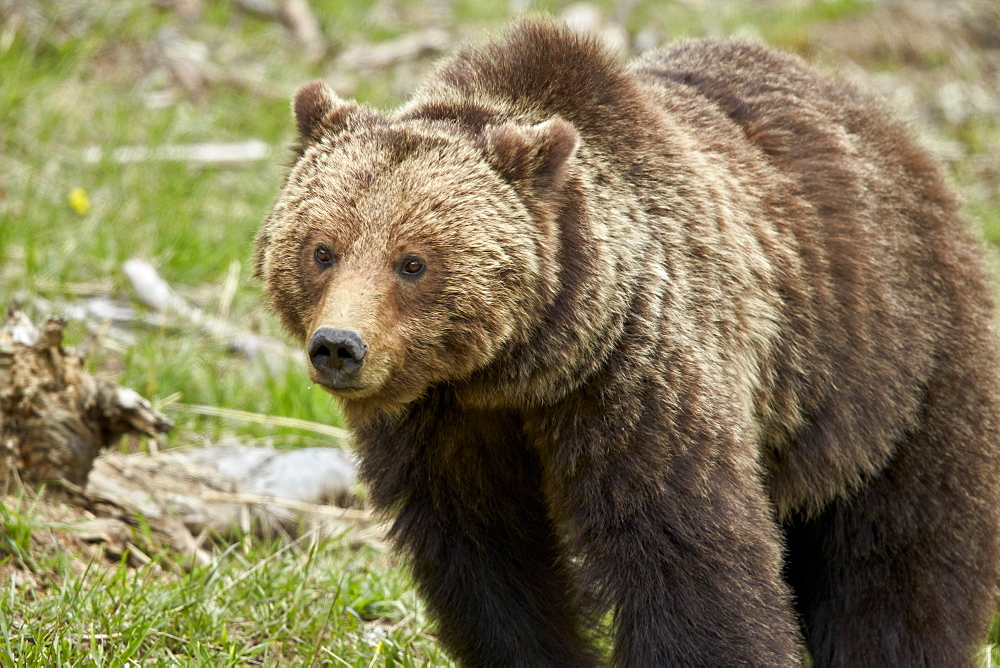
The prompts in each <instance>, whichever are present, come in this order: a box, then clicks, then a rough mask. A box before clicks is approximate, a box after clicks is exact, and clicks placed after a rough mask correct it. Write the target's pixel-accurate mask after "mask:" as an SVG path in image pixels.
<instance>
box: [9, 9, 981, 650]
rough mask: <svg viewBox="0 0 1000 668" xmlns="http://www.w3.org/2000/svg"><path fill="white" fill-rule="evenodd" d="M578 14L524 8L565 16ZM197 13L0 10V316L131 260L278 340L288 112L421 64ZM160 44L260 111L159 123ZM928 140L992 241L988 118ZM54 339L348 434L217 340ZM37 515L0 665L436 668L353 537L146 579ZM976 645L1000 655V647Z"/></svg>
mask: <svg viewBox="0 0 1000 668" xmlns="http://www.w3.org/2000/svg"><path fill="white" fill-rule="evenodd" d="M313 4H314V5H315V6H316V7H317V8H319V7H322V8H323V11H322V12H320V13H319V17H318V18H319V20H320V24H321V26H322V28H323V30H324V33H325V34H326V35H327V36H328V37H329V38H330V41H331V43H332V45H333V47H334V50H336V48H338V47H341V46H343V45H347V44H351V43H354V42H357V41H378V40H381V39H385V38H390V37H394V36H397V35H401V34H404V33H407V32H409V31H411V30H414V29H419V28H421V27H427V26H430V25H438V24H440V25H441V27H444V28H445V29H447V30H449V31H451V32H452V33H453V34H454V35H455V36H456V40H458V39H467V38H473V37H476V36H478V35H481V34H482V33H483V32H486V31H491V30H495V29H496V28H498V27H499V26H501V25H502V24H503V23H504V22H506V21H507V20H508V19H509V18H510V3H508V2H506V1H502V0H490V1H488V2H480V1H472V0H456V2H454V3H451V4H450V5H448V7H450V9H449V10H448V11H445V12H443V13H441V14H439V15H438V16H437V17H433V16H429V15H427V13H426V12H425V10H424V9H423V7H424V4H425V3H421V2H418V1H417V0H400V1H399V2H396V3H392V6H391V8H389V9H386V7H388V5H379V7H374V6H373V3H369V2H360V1H357V0H354V1H341V2H324V3H320V2H316V3H313ZM570 4H571V3H570V2H568V1H559V2H556V1H546V2H540V3H536V4H534V5H533V7H534V8H535V9H544V10H548V11H551V12H555V13H558V12H559V11H561V10H562V9H564V8H565V7H567V6H568V5H570ZM594 4H595V5H596V6H597V7H599V8H601V9H602V10H603V12H604V15H605V16H607V17H614V18H616V19H618V20H619V21H621V22H622V23H623V24H624V25H625V26H626V27H627V28H628V29H629V31H630V33H631V34H632V35H635V34H636V33H637V32H639V31H640V30H643V29H652V30H654V31H655V32H656V33H657V34H658V35H659V36H660V37H661V38H662V39H664V40H669V39H673V38H678V37H687V36H700V35H711V34H729V33H733V32H752V33H757V34H759V35H761V36H763V37H764V38H766V39H768V40H770V41H773V42H777V43H779V44H782V45H785V46H789V47H792V48H802V49H803V50H806V51H808V49H807V48H806V45H807V44H808V42H809V35H810V30H813V29H815V28H817V27H822V26H823V25H825V24H827V23H831V22H835V21H839V20H842V19H852V18H858V17H864V16H867V15H868V14H869V13H871V12H872V11H873V7H874V4H873V3H869V2H863V1H861V0H833V1H829V0H816V1H807V2H791V1H790V2H787V3H782V2H774V3H764V4H763V5H761V3H752V2H750V1H749V0H739V1H735V0H734V1H732V2H714V3H689V2H669V1H668V2H664V1H662V0H638V1H636V2H632V3H620V2H612V1H611V0H601V1H600V2H595V3H594ZM36 5H37V6H38V7H44V9H43V10H41V13H40V15H39V18H38V20H34V19H31V20H27V19H26V20H23V21H20V22H18V21H15V19H14V14H15V13H18V12H20V14H18V15H19V16H22V18H23V17H25V16H27V17H28V18H29V19H30V16H29V15H30V11H28V10H27V9H25V8H28V9H30V8H31V7H34V6H36ZM203 5H204V9H203V14H202V16H201V18H200V20H197V21H195V22H192V23H184V22H183V21H182V20H180V19H179V18H178V17H177V16H176V15H174V14H171V13H169V12H165V11H160V10H156V9H154V8H153V6H154V3H151V2H150V1H149V0H100V1H95V0H65V1H62V2H38V3H36V2H31V1H28V0H12V2H9V3H5V4H0V298H2V299H0V306H3V305H5V303H6V302H7V300H8V299H10V298H11V297H13V296H14V295H21V296H23V297H25V298H26V299H27V300H28V302H29V303H30V302H31V300H32V299H33V298H36V297H40V298H44V299H46V300H49V301H50V302H52V303H55V304H61V303H65V302H71V301H74V300H77V299H79V298H80V296H81V293H83V294H86V293H88V292H92V293H100V294H110V295H112V296H114V297H116V298H118V299H121V300H125V301H128V300H130V299H132V295H131V291H130V289H129V287H128V284H127V282H126V280H125V278H124V276H123V274H122V272H121V266H122V263H123V262H124V261H125V260H126V259H128V258H130V257H135V256H138V257H141V258H143V259H145V260H147V261H149V262H151V263H152V264H153V265H155V266H156V267H157V269H158V270H159V271H160V272H161V274H162V275H163V276H164V277H165V278H166V280H167V281H168V282H169V283H170V284H171V285H173V286H175V287H176V288H177V289H178V290H180V291H181V292H182V293H183V294H184V295H186V296H187V297H188V298H189V299H191V300H192V301H193V302H195V303H197V304H198V306H200V307H201V308H203V309H204V310H205V311H207V312H208V313H212V314H222V313H223V312H225V315H226V317H227V318H228V319H229V320H231V321H233V322H235V323H237V324H239V325H240V326H242V327H244V328H246V329H249V330H252V331H258V332H262V333H266V334H270V335H275V336H281V333H280V330H279V327H278V325H277V323H276V322H275V321H274V319H273V318H272V317H271V316H269V315H268V314H267V313H265V312H264V310H263V308H262V298H261V294H260V286H259V285H257V284H256V283H255V282H254V281H253V280H252V279H251V277H250V266H249V257H250V253H251V247H252V241H253V235H254V232H255V230H256V228H257V226H258V224H259V222H260V220H261V219H262V218H263V217H264V215H265V214H266V212H267V210H268V208H269V206H270V204H271V201H272V200H273V198H274V197H275V195H276V194H277V190H278V187H279V183H280V179H281V175H282V171H283V169H284V168H283V166H282V164H283V163H284V162H285V156H286V153H285V149H284V148H283V147H285V146H287V145H288V144H289V143H290V142H291V140H292V131H293V124H292V122H291V119H290V114H289V110H288V99H289V98H290V96H291V94H292V92H293V91H294V90H295V88H296V87H297V86H298V85H300V84H302V83H305V82H306V81H309V80H311V79H314V78H317V77H324V78H327V79H331V80H333V81H336V82H337V83H338V86H339V91H340V92H341V94H343V95H345V96H355V97H358V98H359V99H360V100H362V101H365V102H369V103H371V104H375V105H377V106H391V105H394V104H397V103H398V102H400V101H401V98H402V97H403V96H405V94H406V93H407V91H409V90H410V89H411V88H412V85H413V81H414V80H415V79H416V78H417V77H419V75H420V74H421V73H422V72H424V71H426V70H427V69H429V68H430V67H431V66H432V64H433V59H432V58H425V59H421V60H420V61H418V62H415V63H405V64H402V65H400V66H399V67H395V68H390V69H389V70H386V71H382V72H374V73H371V72H364V73H351V72H341V71H338V70H337V68H336V66H335V63H336V61H335V59H332V58H331V59H328V60H327V61H325V62H321V63H309V62H306V61H305V59H304V58H303V55H302V53H301V51H300V49H299V48H298V47H297V46H296V45H295V44H294V42H293V41H292V40H291V39H290V38H289V36H288V34H287V32H286V31H285V30H284V29H283V28H281V27H280V26H278V25H276V24H274V23H272V22H268V21H265V20H261V19H259V18H255V17H252V16H247V15H245V14H241V13H240V12H239V11H237V10H236V9H235V7H234V5H233V3H231V2H227V1H225V0H214V1H212V0H208V1H206V2H204V3H203ZM626 6H627V7H628V11H625V10H623V9H622V8H623V7H626ZM376 10H378V11H376ZM165 30H166V31H173V32H174V33H177V34H180V35H182V36H183V38H184V39H186V40H191V41H194V42H198V43H201V44H203V45H204V46H205V49H206V50H207V53H208V56H209V60H210V61H211V62H212V63H213V65H215V66H217V67H219V68H222V69H225V70H230V71H232V72H235V73H237V74H239V75H240V76H242V77H245V78H246V79H247V80H250V81H253V82H256V83H257V84H259V85H258V88H263V89H265V90H266V91H267V94H265V95H259V94H256V93H254V92H252V90H248V89H246V88H245V87H241V86H240V85H236V84H233V83H225V82H223V83H217V84H215V85H212V86H210V87H208V88H207V89H206V90H205V91H203V93H202V94H201V95H199V96H195V97H193V98H187V97H185V96H184V94H183V93H180V94H176V95H175V97H174V99H173V101H170V100H168V103H167V104H165V105H164V104H152V103H151V101H155V99H162V96H161V98H157V97H156V96H157V95H161V94H163V93H164V92H167V93H171V92H173V93H176V91H177V89H176V87H175V86H173V85H172V83H171V80H170V77H169V75H168V73H167V72H166V71H165V70H164V69H163V68H162V67H159V66H157V65H156V62H157V61H156V57H155V44H156V43H157V39H158V37H161V36H162V35H163V34H164V33H163V31H165ZM862 65H864V63H862ZM877 65H878V67H879V68H880V69H885V68H886V67H887V66H888V67H891V66H892V64H891V63H889V64H888V65H887V63H885V62H883V61H879V62H878V63H877ZM933 65H934V67H933V69H934V71H935V72H942V71H943V72H948V71H949V70H948V68H949V67H950V66H951V65H953V63H951V61H950V59H949V58H948V56H947V55H946V54H945V55H941V56H935V58H934V63H933ZM954 65H955V67H956V68H957V67H958V66H959V65H961V63H957V64H954ZM899 67H900V68H901V67H902V65H900V66H899ZM917 92H918V93H919V94H924V95H927V96H931V95H933V92H934V91H933V90H924V89H922V88H919V87H918V89H917ZM932 120H933V119H932ZM925 125H927V124H925ZM927 129H928V131H929V132H931V133H932V134H933V135H934V136H936V137H938V138H941V139H947V140H951V141H955V142H958V143H959V144H960V145H961V146H962V147H964V149H965V151H966V153H967V159H963V160H960V161H959V162H957V163H955V164H953V165H951V168H952V173H953V176H954V178H955V180H956V182H957V184H958V185H959V186H960V188H961V189H962V190H963V192H966V193H968V196H969V200H970V202H969V212H970V214H971V215H973V216H974V217H975V218H976V219H978V220H979V221H980V222H981V223H982V224H983V226H984V229H985V232H986V236H987V238H988V239H989V240H990V241H991V242H993V243H995V244H996V243H1000V191H998V190H997V187H996V179H995V177H991V176H990V174H994V173H995V172H990V171H989V165H988V164H986V163H984V161H986V162H988V159H989V157H990V156H991V155H992V156H996V155H998V154H1000V150H998V146H1000V126H998V124H997V122H996V120H995V119H993V118H990V117H988V116H984V115H982V114H980V115H973V116H972V117H970V118H968V119H966V120H964V121H963V122H962V123H960V124H956V125H949V124H948V123H946V122H944V121H940V119H938V121H936V122H932V123H931V124H930V125H929V126H928V128H927ZM247 139H259V140H263V141H264V142H267V143H268V144H269V145H271V146H272V147H275V151H274V153H273V155H272V156H271V158H270V159H268V160H265V161H260V162H252V163H247V164H245V165H239V166H224V167H223V166H198V165H189V164H184V163H169V162H165V163H144V164H127V165H118V164H114V163H113V162H111V161H110V160H105V161H103V162H100V163H96V164H88V163H86V162H85V161H84V160H83V152H84V150H85V149H86V148H87V147H90V146H96V147H99V148H102V149H104V150H105V151H109V150H111V149H113V148H115V147H119V146H125V145H133V144H145V145H159V144H173V143H197V142H209V141H211V142H219V141H242V140H247ZM984 164H986V167H985V168H984ZM76 188H81V189H83V190H84V191H85V192H86V194H87V196H88V198H89V202H90V208H89V210H88V211H86V212H85V213H81V212H78V211H77V210H74V208H73V206H72V205H71V203H70V193H71V192H72V191H73V190H74V189H76ZM231 274H232V275H235V277H236V289H235V291H234V292H233V293H232V295H231V302H230V301H228V300H225V303H224V300H222V299H221V298H220V292H221V291H220V286H221V285H223V283H224V282H225V281H226V279H227V276H230V275H231ZM137 306H138V305H137ZM35 315H37V316H41V315H44V314H43V313H36V314H35ZM69 332H70V341H69V342H70V343H72V344H79V345H81V346H83V347H85V348H88V349H89V348H93V349H94V353H93V354H92V355H91V356H90V358H89V360H88V370H90V371H91V372H93V373H97V374H103V375H107V376H110V377H113V378H115V379H116V380H118V381H119V382H121V383H122V384H124V385H126V386H129V387H132V388H134V389H135V390H137V391H138V392H140V393H142V394H143V395H145V396H147V397H149V398H151V399H152V400H154V401H162V400H164V399H165V398H168V397H171V398H176V399H179V403H183V404H208V405H214V406H222V407H226V408H232V409H238V410H244V411H251V412H255V413H261V414H269V415H281V416H288V417H294V418H300V419H305V420H310V421H314V422H320V423H325V424H331V425H340V424H341V421H340V414H339V411H338V410H337V408H336V406H335V405H334V404H333V402H332V401H331V400H330V398H329V397H328V396H327V395H326V394H324V393H322V392H320V391H319V390H317V389H311V388H310V383H309V380H308V378H307V376H306V374H305V373H304V370H303V369H302V368H301V367H300V366H290V367H289V368H288V369H287V370H285V371H283V372H277V373H276V372H273V371H270V370H269V369H268V367H267V366H266V365H264V364H263V363H260V362H253V361H247V360H245V359H243V358H240V357H237V356H234V355H232V354H230V353H228V352H227V351H226V350H225V347H224V345H223V344H222V343H220V342H218V341H212V340H210V339H208V338H205V337H202V336H198V335H195V334H193V333H191V332H183V331H176V330H171V329H165V328H155V327H150V328H140V329H137V330H136V332H135V333H136V336H137V338H136V342H135V344H134V346H131V347H129V348H128V349H127V350H124V351H122V350H121V349H120V348H117V347H114V346H109V345H102V344H101V343H100V341H97V340H95V339H94V336H93V334H92V333H91V332H88V330H87V329H86V328H85V327H84V326H83V325H80V324H74V325H73V326H71V328H70V330H69ZM165 410H167V412H168V413H169V414H170V417H171V418H172V419H174V420H175V421H176V425H177V426H176V428H175V430H174V432H173V434H172V435H171V437H170V440H169V441H168V445H169V446H171V447H173V446H187V445H192V444H201V443H202V442H203V441H204V440H205V439H208V440H212V441H214V440H218V439H220V438H221V437H223V436H234V437H236V438H238V439H239V440H241V441H243V442H246V443H265V442H266V443H273V444H274V445H276V446H277V447H289V448H290V447H301V446H304V445H317V444H328V441H326V440H324V439H322V438H321V437H319V436H317V435H315V434H307V433H304V432H302V431H298V430H295V429H291V428H288V427H268V426H264V425H260V424H254V423H249V422H239V421H235V420H232V419H226V418H219V417H206V416H202V415H198V414H195V413H193V412H189V411H184V410H182V409H179V408H177V407H176V405H174V406H168V407H167V408H166V409H165ZM33 503H34V502H33V501H32V500H30V499H27V498H24V499H21V500H20V501H18V502H12V501H8V502H7V503H6V504H5V503H3V502H0V522H2V523H3V528H2V535H0V539H2V540H0V574H6V575H9V577H6V578H2V577H0V665H8V664H13V663H15V661H17V662H19V664H18V665H29V666H30V665H38V666H41V665H102V666H103V665H109V666H123V665H127V664H128V662H130V661H131V662H135V663H138V664H141V665H157V664H181V665H225V666H228V665H309V664H313V663H315V664H317V665H334V666H336V665H351V666H369V665H403V666H420V665H442V664H447V663H448V660H447V658H446V657H445V656H444V655H443V654H442V653H441V650H440V649H439V648H438V646H437V644H436V642H435V641H434V638H433V627H432V626H430V625H429V624H428V622H427V620H426V619H425V617H424V613H423V611H422V608H421V605H420V603H419V602H418V600H417V599H416V597H415V595H414V593H413V590H412V584H411V582H410V581H409V579H408V576H407V575H406V572H405V569H403V568H402V566H401V565H400V564H399V563H398V562H397V561H396V560H395V559H393V558H391V557H390V556H388V555H386V554H385V553H383V552H381V551H379V550H378V549H376V548H373V547H371V546H365V545H360V546H358V545H355V544H353V543H352V541H351V538H350V536H349V535H348V536H344V537H342V538H339V539H328V540H323V541H312V540H303V541H301V542H298V543H294V544H291V545H289V544H288V543H287V542H281V541H263V540H259V539H256V538H253V537H249V536H248V537H245V538H244V539H243V540H242V541H240V542H239V543H237V544H236V545H234V546H232V547H231V548H229V549H224V548H222V547H219V548H216V554H215V563H214V565H212V566H211V567H200V568H195V569H192V570H190V571H189V572H185V571H177V570H175V569H172V568H171V567H170V566H169V565H168V564H166V563H163V562H161V561H159V560H154V562H153V563H152V564H150V565H146V566H142V567H139V568H133V567H132V566H130V565H128V563H127V560H121V561H117V562H114V561H113V562H110V563H109V560H108V559H107V558H105V557H103V556H101V555H95V554H94V553H93V551H92V550H91V551H89V552H83V553H77V552H74V551H72V550H71V551H66V550H61V549H56V548H54V547H53V546H52V545H50V544H49V543H46V542H45V541H41V542H40V537H45V536H50V535H52V534H53V532H58V531H57V530H58V526H56V524H57V523H55V524H54V523H53V520H50V519H45V518H44V517H43V515H44V513H40V512H39V510H38V507H37V506H36V505H33ZM136 531H141V528H139V529H136ZM137 540H138V538H137ZM13 573H20V574H21V575H19V576H18V577H17V578H15V577H14V576H13V575H12V574H13ZM991 638H992V641H993V642H997V641H998V640H1000V629H997V628H995V629H994V630H993V631H992V632H991ZM998 658H1000V655H998ZM135 663H133V664H132V665H135Z"/></svg>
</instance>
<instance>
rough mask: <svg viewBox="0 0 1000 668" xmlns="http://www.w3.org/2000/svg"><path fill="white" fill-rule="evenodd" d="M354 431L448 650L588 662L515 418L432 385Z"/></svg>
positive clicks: (377, 497)
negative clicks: (393, 415) (403, 413)
mask: <svg viewBox="0 0 1000 668" xmlns="http://www.w3.org/2000/svg"><path fill="white" fill-rule="evenodd" d="M357 438H358V442H359V446H360V449H361V454H362V477H363V478H364V479H365V480H366V482H367V483H368V485H369V491H370V494H371V497H372V500H373V501H374V502H375V504H376V505H378V506H379V507H381V508H384V509H388V510H391V511H394V512H395V514H396V517H395V522H394V524H393V528H392V532H391V536H392V538H393V540H394V543H395V545H396V547H397V548H398V549H399V550H400V551H401V552H402V553H404V554H405V555H406V556H407V557H409V562H410V564H411V567H412V571H413V575H414V579H415V580H416V582H417V586H418V588H419V590H420V593H421V595H422V597H423V599H424V601H425V602H426V603H427V605H428V607H429V608H430V611H431V613H432V614H433V616H434V617H435V618H436V620H437V622H438V633H439V638H440V640H441V643H442V644H443V645H444V646H445V647H446V648H447V650H448V652H449V654H450V655H451V656H452V657H453V658H455V659H456V660H457V661H458V662H459V663H460V664H461V665H464V666H477V667H478V666H497V667H498V668H499V667H501V666H502V667H504V668H517V667H520V666H566V667H567V668H568V667H571V666H572V667H574V668H575V667H586V666H593V665H595V664H596V662H597V659H596V658H595V653H594V652H593V651H592V650H591V648H590V647H589V644H588V643H587V642H586V641H584V640H583V638H582V637H581V634H580V633H579V630H578V621H579V620H578V619H577V615H576V613H575V610H574V608H573V602H574V600H575V596H574V595H573V593H572V589H571V587H570V585H569V578H568V576H567V573H566V569H565V568H564V564H563V563H562V560H561V556H560V553H559V544H558V541H557V539H556V536H555V532H554V529H553V526H552V524H551V522H550V521H549V519H548V517H547V513H546V508H545V505H544V502H543V499H542V493H541V484H540V481H541V473H540V465H539V462H538V457H537V453H535V452H534V451H532V450H531V449H530V448H527V447H526V446H525V444H524V437H523V432H522V429H521V425H520V422H519V420H517V419H515V418H513V417H511V416H505V415H502V414H494V413H485V412H477V411H464V410H463V409H462V408H460V407H459V406H457V405H455V404H454V403H453V401H452V400H451V399H450V397H449V396H448V395H447V394H446V393H444V392H441V393H437V394H434V395H432V396H430V397H428V398H426V399H424V400H421V402H420V404H419V405H418V406H416V407H415V408H414V410H413V411H412V412H411V413H410V414H409V415H408V416H407V417H405V418H404V419H402V420H399V421H396V422H393V423H391V424H390V423H379V424H377V425H373V426H371V427H368V428H363V429H359V430H358V431H357Z"/></svg>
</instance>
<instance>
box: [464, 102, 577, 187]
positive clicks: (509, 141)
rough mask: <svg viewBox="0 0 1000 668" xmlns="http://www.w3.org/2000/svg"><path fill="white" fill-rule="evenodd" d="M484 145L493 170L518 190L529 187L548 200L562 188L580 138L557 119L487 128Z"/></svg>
mask: <svg viewBox="0 0 1000 668" xmlns="http://www.w3.org/2000/svg"><path fill="white" fill-rule="evenodd" d="M480 144H481V147H482V149H483V151H484V153H485V154H486V157H487V159H488V160H489V161H490V163H491V164H492V165H493V167H494V168H495V169H496V170H497V171H498V172H500V174H501V175H502V176H503V177H505V178H506V179H507V180H508V181H510V182H511V183H512V184H513V185H514V186H515V187H516V188H519V189H520V188H523V187H524V186H528V187H529V188H530V190H531V193H532V194H533V195H535V196H537V197H545V196H547V195H551V194H554V192H555V191H557V190H558V189H559V188H560V186H562V182H563V179H564V178H565V176H566V167H567V165H568V164H569V161H570V158H572V157H573V154H574V153H575V152H576V149H577V147H578V146H579V145H580V135H579V134H577V131H576V128H574V127H573V125H572V124H571V123H568V122H567V121H564V120H563V119H561V118H559V117H558V116H553V117H552V118H550V119H549V120H547V121H545V122H544V123H539V124H537V125H519V124H517V123H504V124H502V125H496V126H492V127H487V128H486V129H485V130H483V134H482V135H481V136H480Z"/></svg>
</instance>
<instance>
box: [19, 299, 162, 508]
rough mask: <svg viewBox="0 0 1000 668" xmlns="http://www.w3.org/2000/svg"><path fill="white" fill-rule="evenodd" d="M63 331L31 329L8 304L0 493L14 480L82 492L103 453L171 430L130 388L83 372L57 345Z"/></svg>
mask: <svg viewBox="0 0 1000 668" xmlns="http://www.w3.org/2000/svg"><path fill="white" fill-rule="evenodd" d="M64 327H65V323H64V322H63V321H62V320H58V319H49V320H47V321H46V322H44V323H42V325H41V326H40V327H39V326H36V325H34V324H33V323H32V322H31V320H30V319H29V318H28V316H27V315H26V314H25V313H24V312H23V311H21V310H19V309H16V308H14V307H12V308H10V309H9V310H8V313H7V320H6V321H5V322H4V324H3V325H2V326H0V489H6V488H7V487H9V485H10V483H11V482H12V481H14V480H18V479H20V481H22V482H24V483H28V484H37V483H42V482H69V483H71V484H72V485H75V486H77V487H79V488H82V487H83V486H84V485H85V484H86V482H87V474H88V473H89V472H90V469H91V466H92V465H93V461H94V458H95V457H97V454H98V453H99V452H100V450H101V449H102V448H104V447H106V446H108V445H111V444H113V443H115V442H117V441H118V439H119V438H120V437H121V436H122V435H123V434H128V433H138V434H145V435H147V436H155V435H156V434H159V433H164V432H167V431H169V430H170V429H171V428H172V427H173V424H172V423H171V422H170V420H168V419H167V418H166V417H164V416H163V415H161V414H160V413H158V412H156V411H155V410H153V408H152V406H150V404H149V402H148V401H146V400H145V399H143V398H142V397H141V396H139V395H138V394H136V393H135V392H133V391H132V390H129V389H127V388H124V387H121V386H119V385H117V384H116V383H113V382H111V381H109V380H103V379H99V378H94V377H93V376H91V375H90V374H88V373H87V372H86V371H84V369H83V358H82V357H80V356H79V355H77V354H75V353H74V352H73V351H72V350H68V349H65V348H63V345H62V338H63V328H64Z"/></svg>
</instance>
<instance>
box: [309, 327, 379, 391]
mask: <svg viewBox="0 0 1000 668" xmlns="http://www.w3.org/2000/svg"><path fill="white" fill-rule="evenodd" d="M367 354H368V344H366V343H364V342H363V341H362V340H361V337H360V336H359V335H358V333H357V332H353V331H351V330H349V329H333V328H332V327H320V328H319V329H317V330H316V332H315V333H314V334H313V335H312V338H311V339H309V361H310V362H312V365H313V368H315V369H316V371H317V372H318V374H319V378H318V379H317V380H319V382H321V383H323V384H324V385H326V386H328V387H329V388H330V389H334V390H338V389H342V390H348V389H357V387H356V383H355V380H354V376H355V374H356V373H357V371H358V370H359V369H360V368H361V366H362V365H363V364H364V363H365V355H367Z"/></svg>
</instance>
